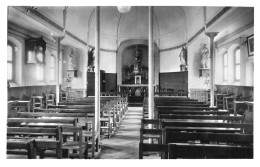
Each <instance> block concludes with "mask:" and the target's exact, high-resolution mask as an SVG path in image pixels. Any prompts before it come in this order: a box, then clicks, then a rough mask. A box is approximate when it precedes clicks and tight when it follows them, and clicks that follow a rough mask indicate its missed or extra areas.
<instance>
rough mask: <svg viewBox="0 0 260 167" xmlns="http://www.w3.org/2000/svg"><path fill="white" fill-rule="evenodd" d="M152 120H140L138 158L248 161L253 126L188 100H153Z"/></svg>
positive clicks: (161, 98) (250, 154)
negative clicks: (155, 155)
mask: <svg viewBox="0 0 260 167" xmlns="http://www.w3.org/2000/svg"><path fill="white" fill-rule="evenodd" d="M154 100H155V109H154V110H155V112H154V113H155V114H154V119H147V113H148V111H147V108H148V107H147V99H145V100H144V103H143V107H144V110H143V112H144V118H143V119H142V120H141V129H140V142H139V159H143V158H144V157H145V155H151V154H150V152H156V153H159V155H160V157H161V158H163V159H168V158H170V159H182V158H188V159H204V158H206V159H215V158H217V159H242V158H246V159H252V158H253V124H252V123H246V122H245V121H244V117H243V116H233V115H232V114H231V113H230V112H229V111H227V110H219V109H218V108H215V107H209V106H208V105H206V104H203V103H202V102H198V101H197V100H194V99H189V98H188V97H155V99H154Z"/></svg>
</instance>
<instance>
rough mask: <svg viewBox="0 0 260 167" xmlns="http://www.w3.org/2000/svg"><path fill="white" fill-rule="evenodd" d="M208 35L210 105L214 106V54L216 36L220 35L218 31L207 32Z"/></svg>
mask: <svg viewBox="0 0 260 167" xmlns="http://www.w3.org/2000/svg"><path fill="white" fill-rule="evenodd" d="M206 35H207V36H208V37H209V39H210V50H209V52H210V68H211V70H210V107H214V85H215V75H214V73H215V69H214V67H215V66H214V65H215V61H214V60H215V56H214V53H215V52H214V37H215V36H216V35H218V32H207V33H206Z"/></svg>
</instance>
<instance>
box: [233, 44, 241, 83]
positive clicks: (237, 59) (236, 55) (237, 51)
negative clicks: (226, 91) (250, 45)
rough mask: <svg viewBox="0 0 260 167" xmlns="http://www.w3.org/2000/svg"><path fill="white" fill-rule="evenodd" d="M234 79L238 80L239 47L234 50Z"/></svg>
mask: <svg viewBox="0 0 260 167" xmlns="http://www.w3.org/2000/svg"><path fill="white" fill-rule="evenodd" d="M234 67H235V81H240V48H237V49H236V50H235V65H234Z"/></svg>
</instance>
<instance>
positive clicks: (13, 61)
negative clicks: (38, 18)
mask: <svg viewBox="0 0 260 167" xmlns="http://www.w3.org/2000/svg"><path fill="white" fill-rule="evenodd" d="M8 46H10V47H11V48H12V61H8V60H7V64H8V63H12V79H8V76H7V80H8V81H9V82H12V81H14V79H15V47H16V45H15V44H14V43H12V42H11V41H9V40H8V41H7V47H8ZM7 54H8V53H7ZM7 56H8V55H7ZM7 73H8V72H7ZM7 75H8V74H7Z"/></svg>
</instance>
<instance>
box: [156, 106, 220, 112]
mask: <svg viewBox="0 0 260 167" xmlns="http://www.w3.org/2000/svg"><path fill="white" fill-rule="evenodd" d="M157 108H158V111H162V110H168V111H173V110H185V111H199V110H200V111H218V108H216V107H197V106H157Z"/></svg>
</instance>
